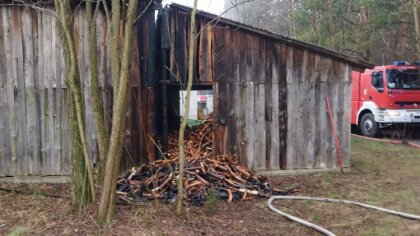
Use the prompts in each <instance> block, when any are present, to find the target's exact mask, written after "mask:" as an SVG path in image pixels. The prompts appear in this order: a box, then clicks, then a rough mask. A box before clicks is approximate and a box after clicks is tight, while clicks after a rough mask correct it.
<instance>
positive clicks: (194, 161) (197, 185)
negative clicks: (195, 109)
mask: <svg viewBox="0 0 420 236" xmlns="http://www.w3.org/2000/svg"><path fill="white" fill-rule="evenodd" d="M212 123H213V120H212V117H211V116H210V118H209V120H207V121H206V122H205V123H203V124H201V125H199V126H198V127H195V128H192V129H189V130H188V131H187V132H186V134H185V153H186V173H185V176H184V184H185V185H184V186H185V189H186V197H187V200H188V201H189V202H191V203H193V204H195V205H201V204H203V203H204V202H205V201H206V199H207V197H208V196H209V194H210V192H212V193H213V194H216V196H217V197H219V198H222V199H226V200H227V201H228V202H233V201H241V200H248V199H251V198H252V196H259V197H269V196H270V195H272V194H284V192H281V191H279V190H276V189H273V188H272V186H271V183H270V180H269V179H268V178H266V177H264V176H258V175H255V174H254V172H253V171H251V170H250V169H248V168H247V167H246V166H243V165H241V164H239V163H238V161H237V160H236V158H235V156H233V155H220V156H213V155H212V150H211V146H212V143H213V142H212ZM177 139H178V135H177V134H176V133H174V134H171V135H170V138H169V147H170V148H169V152H168V154H167V159H165V160H158V161H155V162H152V163H149V164H144V165H142V166H140V167H138V168H133V169H132V170H131V171H130V172H129V173H127V174H126V175H124V176H122V177H121V178H120V179H119V180H118V183H117V194H118V198H119V199H118V200H119V202H120V203H138V202H142V201H148V200H153V199H159V200H161V201H163V202H166V203H172V202H174V201H175V199H176V195H177V187H176V186H177V183H176V182H177V179H178V178H179V174H178V159H179V156H178V140H177Z"/></svg>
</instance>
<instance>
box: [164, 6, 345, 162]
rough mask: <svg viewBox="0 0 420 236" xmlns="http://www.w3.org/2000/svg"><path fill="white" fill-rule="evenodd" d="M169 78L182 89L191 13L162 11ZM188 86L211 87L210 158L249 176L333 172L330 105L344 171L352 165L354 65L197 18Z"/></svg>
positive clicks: (216, 22)
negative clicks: (229, 159)
mask: <svg viewBox="0 0 420 236" xmlns="http://www.w3.org/2000/svg"><path fill="white" fill-rule="evenodd" d="M166 14H167V15H168V19H169V31H170V34H169V35H170V36H169V38H170V42H171V49H170V62H169V68H170V70H171V75H172V76H170V80H171V82H172V83H178V84H183V83H185V78H186V73H187V72H186V71H187V61H186V60H187V59H186V58H187V52H188V40H187V36H188V35H189V30H190V29H189V24H190V20H189V17H190V14H189V13H188V12H186V11H183V10H180V9H178V8H177V7H174V8H167V9H166ZM196 20H197V29H196V31H197V32H200V35H199V36H198V37H197V47H196V49H195V55H196V60H195V64H194V67H195V69H196V71H197V73H196V74H195V76H194V85H200V84H211V85H212V86H213V99H214V115H215V119H214V125H215V130H214V133H213V135H214V144H213V152H214V154H226V153H231V154H235V155H236V156H237V158H238V160H239V161H240V162H241V163H243V164H246V165H248V166H249V167H250V168H253V169H254V170H286V169H289V170H290V169H313V168H335V167H337V163H336V159H337V156H336V147H335V142H334V139H333V136H332V134H331V124H330V122H329V119H328V113H327V109H326V103H325V97H326V96H328V97H329V99H330V103H331V106H332V113H333V117H334V122H335V125H336V127H337V130H338V134H339V138H340V140H341V144H342V149H343V150H342V151H343V158H344V162H345V165H346V166H347V167H348V166H349V161H350V121H349V118H350V100H349V99H350V94H351V81H350V76H351V74H350V73H351V70H352V67H351V66H350V65H349V64H348V63H345V62H343V61H338V60H335V59H333V58H331V57H329V56H326V55H325V54H324V55H321V54H320V53H317V52H315V51H313V50H310V49H308V48H305V47H302V46H295V45H293V44H292V43H285V42H282V41H281V40H276V39H275V38H272V37H267V36H266V35H261V34H258V33H255V32H252V31H249V30H247V29H245V28H241V27H234V26H232V25H229V24H228V23H225V22H218V21H215V23H212V24H210V25H208V22H210V21H211V20H212V19H211V18H209V17H206V16H203V15H200V13H199V14H198V15H197V19H196Z"/></svg>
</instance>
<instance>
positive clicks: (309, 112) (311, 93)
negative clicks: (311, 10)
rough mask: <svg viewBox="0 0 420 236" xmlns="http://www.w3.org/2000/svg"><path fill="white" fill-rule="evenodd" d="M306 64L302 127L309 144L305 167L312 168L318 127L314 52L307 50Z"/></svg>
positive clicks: (304, 67) (304, 140) (305, 140)
mask: <svg viewBox="0 0 420 236" xmlns="http://www.w3.org/2000/svg"><path fill="white" fill-rule="evenodd" d="M305 54H306V55H305V57H306V65H305V66H303V68H302V69H303V70H305V73H303V74H304V75H305V78H304V80H305V81H306V83H305V87H304V91H303V94H305V95H304V96H303V98H304V100H303V116H302V122H303V124H302V127H303V130H304V136H303V143H306V144H307V148H306V150H305V152H304V153H303V155H304V156H305V162H304V166H303V168H308V169H312V168H313V166H314V163H315V157H314V149H315V143H316V142H315V137H316V133H315V129H316V107H315V105H316V101H315V84H316V79H317V77H318V76H317V72H316V69H315V68H316V58H315V55H314V54H313V53H310V52H308V51H305Z"/></svg>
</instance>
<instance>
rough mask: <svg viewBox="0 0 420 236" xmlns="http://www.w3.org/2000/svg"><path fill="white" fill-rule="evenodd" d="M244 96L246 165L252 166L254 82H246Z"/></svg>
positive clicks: (253, 151) (254, 141)
mask: <svg viewBox="0 0 420 236" xmlns="http://www.w3.org/2000/svg"><path fill="white" fill-rule="evenodd" d="M245 94H246V97H245V98H244V99H246V115H245V135H244V136H245V137H247V143H246V144H247V145H246V156H247V160H248V163H247V166H248V167H253V166H254V162H256V161H257V160H254V158H255V155H256V154H255V153H256V151H257V150H256V149H255V148H254V143H256V140H257V137H256V134H258V133H256V127H255V106H254V103H255V102H254V100H255V96H254V83H246V89H245Z"/></svg>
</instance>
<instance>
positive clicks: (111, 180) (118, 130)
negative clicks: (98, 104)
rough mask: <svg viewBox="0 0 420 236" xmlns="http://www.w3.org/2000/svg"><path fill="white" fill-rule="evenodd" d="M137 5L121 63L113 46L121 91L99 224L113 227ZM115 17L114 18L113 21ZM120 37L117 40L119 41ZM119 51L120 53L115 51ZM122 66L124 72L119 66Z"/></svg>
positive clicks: (117, 16)
mask: <svg viewBox="0 0 420 236" xmlns="http://www.w3.org/2000/svg"><path fill="white" fill-rule="evenodd" d="M119 2H120V1H119V0H116V1H113V4H116V5H118V7H116V6H114V5H113V6H112V9H113V14H112V22H113V27H115V26H116V25H118V24H117V23H116V22H120V20H121V17H120V14H119V13H116V12H114V11H118V12H119V11H120V8H119V4H120V3H119ZM137 5H138V1H130V2H129V6H128V9H127V20H126V23H125V29H124V33H125V38H124V44H123V49H122V59H121V61H120V60H119V56H118V55H119V54H118V46H116V45H111V48H114V50H111V63H112V65H111V66H112V68H116V67H118V73H120V74H119V75H118V76H117V75H116V73H115V71H112V74H113V79H114V80H115V81H114V82H116V81H117V80H119V81H118V82H116V84H117V85H118V87H116V86H115V84H114V90H118V91H117V93H116V95H114V96H116V98H115V99H114V100H115V103H114V106H113V116H112V128H111V137H110V141H109V149H108V153H107V158H106V167H105V177H104V186H103V190H102V194H101V199H100V202H99V209H98V221H99V222H100V223H103V222H105V223H107V224H111V223H112V220H113V218H114V215H115V199H116V183H117V177H118V172H119V167H120V161H121V153H122V139H123V134H124V130H125V113H126V111H127V91H128V85H129V83H128V82H129V72H130V64H131V63H130V62H131V56H132V47H133V28H134V19H135V14H136V10H137ZM114 17H115V18H114ZM115 34H117V35H118V37H119V30H115V28H113V29H112V31H111V38H112V39H114V37H115ZM118 37H117V38H118ZM114 43H117V44H118V43H119V42H118V41H114V40H112V44H114ZM115 49H117V50H115ZM117 65H121V68H119V66H117Z"/></svg>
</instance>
